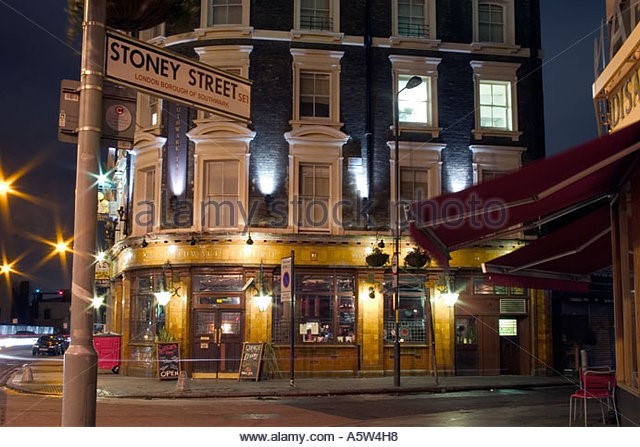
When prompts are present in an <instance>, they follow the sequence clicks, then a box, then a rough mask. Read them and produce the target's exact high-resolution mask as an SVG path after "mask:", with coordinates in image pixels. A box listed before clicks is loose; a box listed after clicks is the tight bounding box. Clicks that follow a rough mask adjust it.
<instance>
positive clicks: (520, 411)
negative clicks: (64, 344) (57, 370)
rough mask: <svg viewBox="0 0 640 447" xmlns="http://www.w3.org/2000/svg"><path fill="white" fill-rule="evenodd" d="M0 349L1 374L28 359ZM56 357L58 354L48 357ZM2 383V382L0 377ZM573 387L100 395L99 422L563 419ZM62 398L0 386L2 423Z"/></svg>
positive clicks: (45, 417) (47, 417)
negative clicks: (177, 396)
mask: <svg viewBox="0 0 640 447" xmlns="http://www.w3.org/2000/svg"><path fill="white" fill-rule="evenodd" d="M32 359H33V357H32V356H31V352H30V346H24V347H13V348H1V349H0V377H2V375H3V371H4V372H7V371H12V370H13V368H15V367H20V366H22V365H23V364H24V363H27V362H29V361H31V360H32ZM47 360H48V361H51V362H60V361H62V357H48V358H47ZM0 383H1V382H0ZM571 391H572V387H551V388H548V387H546V388H538V389H528V390H495V391H491V390H485V391H468V392H457V393H446V394H431V393H417V394H409V395H407V394H402V395H359V396H358V395H355V396H352V395H345V396H324V397H281V398H260V399H259V398H229V399H221V398H217V399H153V400H150V399H148V400H145V399H113V398H112V399H102V398H99V399H98V403H97V409H96V412H97V413H96V425H97V426H99V427H114V426H118V427H310V426H313V427H322V426H324V427H331V426H334V427H337V426H371V427H373V426H378V427H391V426H396V427H400V426H402V427H503V426H509V427H562V426H566V425H567V423H568V396H569V394H570V393H571ZM61 403H62V401H61V398H60V397H55V396H40V395H26V394H20V393H17V392H14V391H10V390H5V391H1V392H0V417H1V418H2V422H3V424H4V425H6V426H12V427H16V426H22V427H57V426H60V411H61Z"/></svg>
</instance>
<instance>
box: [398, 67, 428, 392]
mask: <svg viewBox="0 0 640 447" xmlns="http://www.w3.org/2000/svg"><path fill="white" fill-rule="evenodd" d="M420 84H422V78H421V77H420V76H412V77H411V78H410V79H409V81H407V83H406V84H405V86H404V87H402V88H401V89H400V90H398V92H397V93H396V94H395V96H394V101H393V132H394V137H395V154H394V155H395V157H394V160H395V166H394V169H395V176H396V178H395V180H396V182H395V183H396V188H395V194H394V196H395V197H394V200H395V212H396V222H395V224H396V232H395V233H396V234H395V246H394V254H393V261H392V270H393V282H394V290H395V296H394V299H393V305H394V308H395V309H394V310H395V317H396V322H395V333H396V334H395V338H394V340H393V385H394V386H398V387H399V386H400V272H399V270H398V264H399V262H400V227H401V222H400V208H399V206H400V110H399V107H398V99H399V98H400V93H402V92H403V91H404V90H405V89H412V88H415V87H417V86H419V85H420Z"/></svg>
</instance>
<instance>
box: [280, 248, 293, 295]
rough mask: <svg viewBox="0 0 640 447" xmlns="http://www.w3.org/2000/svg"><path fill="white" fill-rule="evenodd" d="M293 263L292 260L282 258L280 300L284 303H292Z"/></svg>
mask: <svg viewBox="0 0 640 447" xmlns="http://www.w3.org/2000/svg"><path fill="white" fill-rule="evenodd" d="M291 261H292V258H282V260H281V261H280V299H281V300H282V302H289V301H291V283H292V282H293V273H292V271H291V264H292V262H291Z"/></svg>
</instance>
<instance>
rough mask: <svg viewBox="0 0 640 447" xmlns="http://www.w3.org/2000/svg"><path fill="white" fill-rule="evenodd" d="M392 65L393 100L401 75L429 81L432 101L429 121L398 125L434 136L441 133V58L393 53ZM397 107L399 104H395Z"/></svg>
mask: <svg viewBox="0 0 640 447" xmlns="http://www.w3.org/2000/svg"><path fill="white" fill-rule="evenodd" d="M389 60H390V61H391V66H392V76H393V101H396V99H397V92H398V80H399V76H400V75H405V76H413V75H416V76H421V77H422V78H423V82H427V83H428V92H429V96H430V103H429V104H428V110H427V118H428V122H427V123H424V124H422V123H408V122H402V121H401V122H400V123H398V125H399V126H398V127H399V128H400V130H401V129H406V130H410V131H412V132H424V133H430V134H431V135H432V136H433V137H438V136H439V135H440V131H441V130H442V129H441V128H439V127H438V64H440V61H441V60H442V59H441V58H435V57H415V56H400V55H395V54H392V55H390V56H389ZM395 106H396V107H397V106H398V104H396V105H395Z"/></svg>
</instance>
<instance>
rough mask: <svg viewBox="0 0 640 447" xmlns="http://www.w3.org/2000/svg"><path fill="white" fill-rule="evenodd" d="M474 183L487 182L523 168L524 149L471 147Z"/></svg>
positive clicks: (516, 147) (515, 147)
mask: <svg viewBox="0 0 640 447" xmlns="http://www.w3.org/2000/svg"><path fill="white" fill-rule="evenodd" d="M469 149H471V152H472V158H471V164H472V166H473V183H480V182H486V181H489V180H493V179H494V178H497V177H500V176H503V175H505V174H508V173H509V172H512V171H515V170H516V169H519V168H520V167H521V166H522V154H523V152H524V150H525V148H524V147H518V146H488V145H471V146H469Z"/></svg>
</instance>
